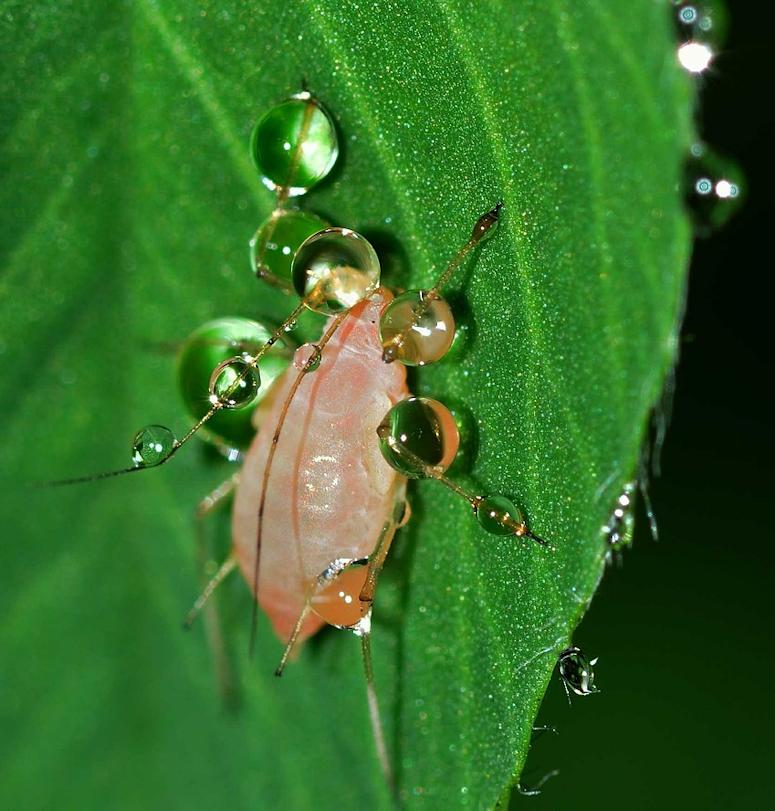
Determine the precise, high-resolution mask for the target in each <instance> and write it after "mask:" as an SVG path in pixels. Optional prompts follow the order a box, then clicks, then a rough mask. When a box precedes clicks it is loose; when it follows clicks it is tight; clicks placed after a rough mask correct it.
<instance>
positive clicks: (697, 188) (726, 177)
mask: <svg viewBox="0 0 775 811" xmlns="http://www.w3.org/2000/svg"><path fill="white" fill-rule="evenodd" d="M684 185H685V200H686V205H687V207H688V209H689V211H690V212H691V215H692V219H693V221H694V226H695V231H696V233H697V236H700V237H706V236H709V235H710V234H711V233H712V232H713V231H714V230H715V229H717V228H720V227H721V226H723V225H724V224H725V223H726V222H727V221H728V220H729V219H730V217H732V215H733V214H735V212H736V211H738V210H739V208H740V206H741V204H742V202H743V197H744V194H743V192H744V188H743V174H742V172H741V171H740V169H739V168H738V167H737V166H735V164H734V163H733V162H732V161H729V160H726V159H725V158H722V157H721V156H719V155H717V154H715V153H714V152H713V151H712V150H710V149H709V148H708V147H707V146H706V145H705V144H702V143H695V144H693V145H692V147H691V149H690V151H689V158H688V160H687V161H686V167H685V171H684Z"/></svg>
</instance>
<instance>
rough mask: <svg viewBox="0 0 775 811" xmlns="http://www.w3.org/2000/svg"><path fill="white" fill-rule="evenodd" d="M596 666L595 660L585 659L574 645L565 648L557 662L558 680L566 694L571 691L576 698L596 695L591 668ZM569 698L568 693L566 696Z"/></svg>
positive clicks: (593, 673)
mask: <svg viewBox="0 0 775 811" xmlns="http://www.w3.org/2000/svg"><path fill="white" fill-rule="evenodd" d="M595 664H597V659H587V657H586V655H585V654H584V651H582V650H581V648H577V647H576V646H575V645H574V646H573V647H570V648H566V649H565V650H564V651H563V652H562V653H561V654H560V658H559V662H558V667H559V670H560V678H562V683H563V684H564V685H565V690H566V692H567V691H568V690H572V691H573V692H574V693H575V694H576V695H577V696H588V695H591V694H592V693H597V692H598V689H597V687H595V684H594V681H595V671H594V670H593V667H594V666H595ZM568 698H570V693H569V694H568Z"/></svg>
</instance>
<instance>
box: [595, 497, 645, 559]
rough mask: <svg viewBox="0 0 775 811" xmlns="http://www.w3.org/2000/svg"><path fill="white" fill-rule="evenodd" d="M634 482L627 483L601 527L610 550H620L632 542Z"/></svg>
mask: <svg viewBox="0 0 775 811" xmlns="http://www.w3.org/2000/svg"><path fill="white" fill-rule="evenodd" d="M636 488H637V484H636V482H634V481H633V482H627V483H626V484H625V485H624V487H623V488H622V492H621V493H620V494H619V496H617V498H616V502H615V504H614V508H613V510H612V511H611V515H610V517H609V518H608V521H607V523H606V524H605V525H604V526H603V530H602V531H603V535H604V536H605V539H606V541H607V542H608V546H609V547H610V548H611V549H616V550H618V549H621V548H622V547H624V546H628V545H629V544H630V543H631V542H632V534H633V530H634V528H635V517H634V514H633V502H634V500H635V490H636Z"/></svg>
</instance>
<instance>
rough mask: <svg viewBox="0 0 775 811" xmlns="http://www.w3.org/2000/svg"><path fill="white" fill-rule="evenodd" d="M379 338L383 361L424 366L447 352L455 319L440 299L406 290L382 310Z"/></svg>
mask: <svg viewBox="0 0 775 811" xmlns="http://www.w3.org/2000/svg"><path fill="white" fill-rule="evenodd" d="M379 336H380V340H381V341H382V359H383V360H384V361H386V362H388V363H390V362H392V361H395V360H397V361H400V362H401V363H403V364H405V365H406V366H424V365H425V364H426V363H433V362H434V361H437V360H439V359H440V358H442V357H443V356H444V355H445V354H446V353H447V351H448V350H449V348H450V346H451V345H452V341H453V339H454V337H455V318H454V316H453V315H452V310H451V309H450V306H449V304H447V302H446V301H445V299H443V298H441V296H438V295H436V296H433V295H431V294H430V291H428V290H407V291H406V293H402V294H401V295H400V296H396V298H394V299H393V301H391V302H390V304H388V306H387V307H386V308H385V311H384V312H383V313H382V318H381V319H380V322H379Z"/></svg>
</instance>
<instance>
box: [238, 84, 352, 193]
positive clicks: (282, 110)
mask: <svg viewBox="0 0 775 811" xmlns="http://www.w3.org/2000/svg"><path fill="white" fill-rule="evenodd" d="M250 146H251V153H252V155H253V161H254V162H255V164H256V167H257V168H258V170H259V172H261V175H262V179H263V181H264V184H265V185H266V186H268V187H269V188H270V189H273V190H274V189H286V190H287V192H288V194H289V195H290V196H291V197H294V196H296V195H299V194H304V192H306V191H308V190H309V189H310V188H311V187H312V186H314V185H315V184H316V183H319V182H320V181H321V180H323V178H324V177H325V176H326V175H327V174H328V173H329V172H330V171H331V169H332V167H333V165H334V163H335V162H336V158H337V156H338V155H339V145H338V143H337V137H336V127H335V126H334V122H333V119H332V118H331V116H330V115H329V114H328V112H327V111H326V110H325V108H324V107H323V106H322V105H321V104H320V102H319V101H318V100H317V99H315V98H313V97H312V96H311V95H310V94H309V93H306V92H305V93H299V94H298V95H296V96H294V97H293V98H291V99H288V100H287V101H284V102H283V103H282V104H278V105H277V106H276V107H273V108H272V109H271V110H269V112H267V113H266V114H265V115H264V116H263V117H262V118H261V119H259V121H258V123H257V124H256V126H255V128H254V129H253V134H252V136H251V141H250Z"/></svg>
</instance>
